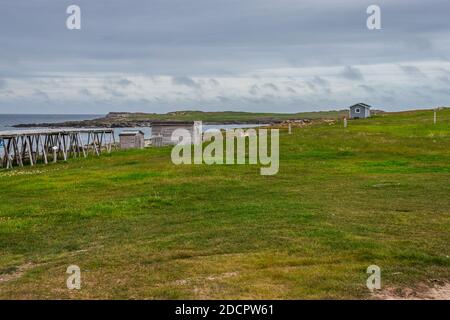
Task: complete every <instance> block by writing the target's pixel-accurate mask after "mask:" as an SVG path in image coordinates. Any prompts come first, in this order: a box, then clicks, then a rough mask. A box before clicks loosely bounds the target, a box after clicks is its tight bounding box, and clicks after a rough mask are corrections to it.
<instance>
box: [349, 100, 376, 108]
mask: <svg viewBox="0 0 450 320" xmlns="http://www.w3.org/2000/svg"><path fill="white" fill-rule="evenodd" d="M354 107H362V108H369V109H370V108H372V107H371V106H369V105H368V104H365V103H361V102H360V103H357V104H354V105H352V106H351V107H350V108H354Z"/></svg>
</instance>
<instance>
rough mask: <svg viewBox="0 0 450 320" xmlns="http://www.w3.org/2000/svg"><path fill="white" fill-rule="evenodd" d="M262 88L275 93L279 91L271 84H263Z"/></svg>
mask: <svg viewBox="0 0 450 320" xmlns="http://www.w3.org/2000/svg"><path fill="white" fill-rule="evenodd" d="M263 87H264V88H266V89H270V90H273V91H277V92H278V91H280V89H278V87H277V86H276V85H274V84H273V83H265V84H263Z"/></svg>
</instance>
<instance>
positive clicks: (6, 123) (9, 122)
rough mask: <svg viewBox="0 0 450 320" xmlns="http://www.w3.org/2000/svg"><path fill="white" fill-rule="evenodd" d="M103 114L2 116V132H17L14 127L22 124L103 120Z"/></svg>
mask: <svg viewBox="0 0 450 320" xmlns="http://www.w3.org/2000/svg"><path fill="white" fill-rule="evenodd" d="M103 116H104V115H101V114H0V131H1V130H17V129H19V128H14V127H12V126H13V125H15V124H21V123H57V122H65V121H81V120H91V119H95V118H101V117H103Z"/></svg>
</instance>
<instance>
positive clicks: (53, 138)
mask: <svg viewBox="0 0 450 320" xmlns="http://www.w3.org/2000/svg"><path fill="white" fill-rule="evenodd" d="M83 137H84V138H86V139H87V143H85V142H83V139H82V138H83ZM113 147H114V148H116V140H115V137H114V131H113V130H112V129H109V128H105V129H103V128H95V129H33V130H11V131H0V150H1V151H3V152H2V153H1V166H2V167H3V168H7V169H9V168H12V167H13V166H14V165H16V166H21V167H22V166H24V165H25V164H29V165H32V166H33V165H35V164H36V163H39V162H41V163H45V164H47V163H48V162H50V161H53V162H56V161H57V160H64V161H65V160H67V159H68V158H69V157H73V158H77V157H85V158H86V157H87V156H88V155H89V153H92V154H94V155H97V156H98V155H100V154H101V153H102V152H103V151H106V152H108V153H109V152H111V149H112V148H113Z"/></svg>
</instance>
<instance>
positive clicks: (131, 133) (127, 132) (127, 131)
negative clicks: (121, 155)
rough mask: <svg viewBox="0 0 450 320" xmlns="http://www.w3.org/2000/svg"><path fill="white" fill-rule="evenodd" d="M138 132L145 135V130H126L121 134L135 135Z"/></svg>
mask: <svg viewBox="0 0 450 320" xmlns="http://www.w3.org/2000/svg"><path fill="white" fill-rule="evenodd" d="M137 134H142V135H144V132H142V131H141V130H124V131H122V132H121V133H120V134H119V136H135V135H137Z"/></svg>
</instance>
